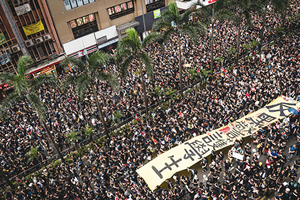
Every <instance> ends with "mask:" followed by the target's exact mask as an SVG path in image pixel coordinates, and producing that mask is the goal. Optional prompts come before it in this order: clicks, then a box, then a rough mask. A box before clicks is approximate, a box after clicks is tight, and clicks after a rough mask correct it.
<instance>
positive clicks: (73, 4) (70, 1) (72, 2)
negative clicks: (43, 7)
mask: <svg viewBox="0 0 300 200" xmlns="http://www.w3.org/2000/svg"><path fill="white" fill-rule="evenodd" d="M93 2H95V0H64V4H65V8H66V10H70V9H73V8H77V7H79V6H83V5H86V4H89V3H93Z"/></svg>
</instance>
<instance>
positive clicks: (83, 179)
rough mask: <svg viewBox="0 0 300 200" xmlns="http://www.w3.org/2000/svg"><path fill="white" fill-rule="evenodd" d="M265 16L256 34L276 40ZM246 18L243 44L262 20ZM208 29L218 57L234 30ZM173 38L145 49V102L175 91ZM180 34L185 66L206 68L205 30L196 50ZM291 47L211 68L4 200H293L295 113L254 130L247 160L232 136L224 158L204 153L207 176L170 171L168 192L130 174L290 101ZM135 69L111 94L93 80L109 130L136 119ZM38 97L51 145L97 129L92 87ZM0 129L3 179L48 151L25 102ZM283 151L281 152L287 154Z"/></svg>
mask: <svg viewBox="0 0 300 200" xmlns="http://www.w3.org/2000/svg"><path fill="white" fill-rule="evenodd" d="M291 3H292V5H293V6H291V7H289V12H288V13H290V15H292V14H293V13H298V12H299V2H297V1H292V2H291ZM268 12H269V13H268V16H269V17H268V18H267V22H266V24H267V26H266V27H267V31H266V32H265V38H266V40H267V41H271V40H272V39H276V38H273V37H274V35H275V33H274V30H273V29H274V28H275V27H276V26H278V25H279V24H280V20H279V18H280V17H279V16H278V14H276V13H275V12H274V10H273V9H272V7H269V11H268ZM253 16H254V17H253V22H254V27H253V28H252V29H251V30H250V29H247V28H246V27H244V28H243V30H244V31H242V32H243V33H242V37H241V40H242V43H246V42H247V41H252V40H253V39H257V37H259V31H261V30H260V27H261V23H262V21H261V20H259V19H260V18H259V16H258V15H253ZM215 28H216V29H215V31H216V36H215V41H216V45H215V51H214V53H215V54H216V55H219V56H221V57H225V58H226V57H227V56H228V54H227V53H226V51H225V50H226V49H229V48H231V47H234V46H235V44H236V43H235V39H236V32H237V31H236V28H235V27H234V26H233V25H232V24H231V23H230V22H225V23H216V27H215ZM256 30H258V31H256ZM176 37H177V36H172V38H173V39H172V40H171V41H170V42H169V43H168V44H167V45H166V48H165V52H164V53H161V51H160V49H159V48H160V47H159V46H157V45H156V44H153V45H151V46H150V47H148V52H152V53H150V55H151V57H152V59H153V64H154V74H155V79H154V81H150V80H149V79H146V81H147V85H148V88H147V90H148V94H149V97H151V98H149V105H154V104H155V103H156V102H157V101H159V100H160V98H159V96H158V95H157V94H155V93H154V88H156V87H157V86H160V87H161V88H163V89H164V90H165V91H166V90H168V89H170V88H171V89H177V90H178V88H179V74H178V67H177V65H178V53H177V51H176V48H175V46H176V45H177V44H176V41H177V39H176ZM181 38H182V41H183V43H182V45H183V52H182V53H183V57H184V59H185V61H184V62H185V63H186V64H189V65H190V66H192V67H194V68H195V69H197V70H198V71H201V70H202V69H206V70H208V69H209V64H210V55H209V54H210V49H209V47H210V45H209V42H210V38H209V34H208V35H206V36H200V45H198V46H195V45H193V44H192V42H191V41H189V38H188V37H186V36H181ZM299 46H300V44H299V35H298V34H292V35H290V36H289V37H285V38H283V39H282V40H280V41H276V40H275V41H274V42H273V43H270V44H267V45H266V47H265V49H264V51H263V52H262V55H260V56H256V55H255V54H254V55H253V56H252V57H247V58H242V59H240V61H239V65H238V66H233V69H231V70H223V69H221V68H222V67H221V66H219V65H217V66H216V68H215V74H217V73H218V72H220V75H219V76H218V77H217V78H213V77H208V78H207V84H206V85H205V86H204V87H203V88H201V90H199V91H195V90H192V91H190V92H189V93H188V94H187V96H186V97H185V98H183V99H182V100H179V99H177V100H175V102H173V103H172V105H171V106H170V107H169V108H168V109H158V110H157V111H155V112H153V113H152V116H153V117H152V118H153V119H152V120H151V122H149V121H146V120H144V121H139V120H137V124H136V125H132V126H130V127H129V128H128V129H124V130H123V132H122V134H121V135H119V136H116V137H112V138H107V139H106V141H105V142H104V143H103V145H102V146H100V145H98V144H97V143H93V147H94V148H93V149H90V150H89V152H88V153H87V154H86V155H85V157H86V158H87V160H83V159H81V158H79V157H76V156H73V157H72V164H69V165H68V164H62V165H60V166H58V167H56V168H54V167H53V168H48V169H47V170H44V171H43V173H42V176H39V177H34V176H33V177H32V180H31V181H28V180H25V179H23V180H22V182H21V183H20V185H19V188H18V189H17V192H15V193H13V192H7V193H5V195H6V196H5V197H6V199H13V198H16V199H24V198H25V199H76V198H77V199H184V198H190V199H208V198H210V199H226V198H227V199H247V198H255V197H257V196H259V195H261V194H265V195H269V193H272V192H273V191H278V195H277V197H278V199H299V194H298V191H299V183H298V184H297V173H296V172H297V171H296V170H297V169H298V167H299V162H300V160H299V159H297V158H298V157H299V153H300V150H299V148H300V147H299V144H300V143H299V141H300V140H299V136H298V141H297V140H295V142H294V143H293V146H286V143H287V142H288V140H289V139H290V138H293V139H295V138H297V134H298V135H299V134H300V131H299V128H300V123H299V118H297V116H295V115H293V116H291V117H289V118H286V119H285V120H284V121H283V122H278V123H277V124H275V125H274V126H270V127H267V128H266V129H264V130H263V131H261V132H259V133H258V134H256V135H255V136H254V137H255V141H254V142H253V144H252V145H255V146H256V148H255V149H257V152H256V153H255V154H254V155H253V156H251V155H252V153H251V147H250V146H249V145H250V144H247V145H246V146H245V147H244V146H243V141H240V140H237V141H236V142H235V144H234V145H233V148H232V149H231V150H230V151H229V156H228V160H227V159H226V158H224V155H223V154H222V153H221V155H220V154H218V155H215V156H212V160H211V162H210V163H209V162H208V161H207V160H206V159H205V160H204V161H203V164H204V167H203V170H204V171H205V169H209V170H210V175H209V176H208V180H207V181H206V182H203V180H199V178H198V176H197V170H191V171H192V173H191V174H192V175H191V177H187V176H182V177H178V176H176V175H175V176H174V177H173V180H172V181H170V180H168V181H167V183H168V189H161V188H158V189H156V190H155V191H154V192H152V191H151V190H150V189H149V188H148V187H147V184H146V183H145V182H144V180H143V179H142V178H140V177H139V176H138V175H137V173H136V169H138V168H139V167H141V166H142V165H143V164H144V163H145V162H147V161H149V160H151V159H152V158H153V157H154V156H156V155H158V154H161V153H163V152H165V151H167V150H168V149H170V148H172V147H174V146H175V145H178V144H180V143H182V142H184V141H186V140H188V139H190V138H192V137H194V136H196V135H200V134H203V133H206V132H207V131H210V130H213V129H216V128H218V127H222V126H224V125H226V124H228V123H229V122H233V121H234V120H236V119H239V118H240V117H242V116H245V115H247V114H248V113H251V112H253V111H255V110H257V109H259V108H262V107H264V106H265V105H266V104H267V103H269V102H270V101H271V100H273V99H275V98H276V97H278V96H281V95H283V96H286V97H290V98H294V99H295V98H296V97H297V95H299V94H300V92H299V86H298V85H299V81H300V79H299V76H298V74H299V72H300V67H299V66H300V52H299ZM216 57H217V56H216ZM137 68H138V66H137V65H136V63H133V64H132V68H131V71H130V72H129V75H128V77H127V78H126V80H124V82H122V83H121V84H122V85H121V91H120V93H119V94H118V93H116V92H115V91H113V90H112V89H111V88H110V86H109V85H107V84H106V83H104V82H100V81H96V83H95V85H96V88H97V94H98V95H99V96H98V97H97V98H99V100H101V101H102V104H103V107H104V113H105V116H106V121H107V125H108V126H111V125H112V123H113V122H120V121H124V120H126V119H131V118H133V119H135V118H137V113H139V112H141V110H143V109H144V108H145V107H144V99H143V94H142V92H141V91H142V89H141V88H142V87H141V82H140V79H139V78H138V77H139V74H138V73H135V71H136V69H137ZM107 70H108V71H116V67H115V66H114V65H110V64H109V65H107ZM185 70H186V71H187V69H185ZM140 73H142V72H140ZM222 73H223V74H222ZM225 73H226V74H227V75H228V77H227V76H225ZM60 76H61V77H64V76H65V74H62V75H60ZM61 77H59V78H61ZM189 78H190V77H189V75H188V74H186V75H185V76H184V83H185V85H190V80H189ZM39 96H40V97H41V99H42V100H43V102H44V104H45V106H46V107H47V109H48V112H49V120H48V122H47V124H48V125H49V127H50V130H51V133H52V134H53V135H54V137H55V139H56V142H57V145H58V147H59V149H60V150H63V149H66V148H69V147H70V142H69V141H68V140H67V134H68V133H69V132H70V131H72V130H81V129H82V128H84V127H85V126H86V125H88V126H93V127H94V128H95V129H96V130H101V131H102V124H101V120H100V119H99V118H98V111H97V107H96V103H95V99H94V98H95V97H94V96H93V95H92V93H90V94H87V95H86V99H85V100H84V101H83V102H78V99H77V98H76V96H75V94H74V92H73V91H72V89H70V90H69V91H67V92H64V93H62V92H61V91H60V90H59V89H57V88H52V87H48V86H45V87H43V88H41V89H40V91H39ZM117 111H120V112H121V113H123V117H121V118H120V119H114V115H113V113H115V112H117ZM0 128H1V132H0V135H1V140H0V161H1V166H2V167H3V169H4V173H6V174H7V175H8V176H9V177H13V176H15V175H18V174H20V173H21V172H23V171H25V170H26V169H28V168H29V167H31V166H33V165H35V164H37V163H38V162H40V160H41V161H42V162H43V161H45V160H46V159H47V158H49V157H50V156H52V155H53V149H52V146H51V144H50V143H49V142H48V140H47V138H46V137H45V133H44V130H43V128H42V126H41V124H40V122H39V120H38V118H37V116H36V114H35V112H33V111H32V109H31V108H30V106H29V104H28V102H26V101H24V102H22V103H20V104H17V105H14V106H13V107H11V109H10V110H9V113H8V120H6V121H1V122H0ZM82 139H84V138H82ZM79 140H80V139H79ZM31 146H34V147H39V150H40V153H39V156H40V158H39V159H34V160H33V161H31V162H27V160H28V157H27V156H25V154H26V153H27V152H28V151H29V150H30V147H31ZM233 151H236V152H239V153H241V154H244V155H245V157H244V158H245V159H244V160H243V161H240V160H235V159H234V158H232V157H231V156H230V155H231V154H230V153H232V152H233ZM284 151H288V155H289V156H288V157H285V155H284V154H283V152H284ZM262 154H267V155H268V159H267V161H260V160H259V158H260V156H261V155H262ZM292 157H297V158H296V159H295V158H294V160H295V161H294V160H293V162H294V163H293V162H291V161H289V160H290V159H292ZM221 173H222V174H223V176H221ZM219 177H221V178H219ZM287 177H288V178H287ZM19 178H21V179H22V177H19ZM221 180H222V181H221ZM200 181H202V182H200Z"/></svg>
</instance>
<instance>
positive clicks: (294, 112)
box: [288, 108, 299, 115]
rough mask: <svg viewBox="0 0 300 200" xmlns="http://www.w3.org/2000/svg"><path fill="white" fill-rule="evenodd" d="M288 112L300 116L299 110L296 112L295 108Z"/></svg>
mask: <svg viewBox="0 0 300 200" xmlns="http://www.w3.org/2000/svg"><path fill="white" fill-rule="evenodd" d="M288 111H289V112H290V113H292V114H293V115H299V112H298V110H296V109H295V108H289V109H288Z"/></svg>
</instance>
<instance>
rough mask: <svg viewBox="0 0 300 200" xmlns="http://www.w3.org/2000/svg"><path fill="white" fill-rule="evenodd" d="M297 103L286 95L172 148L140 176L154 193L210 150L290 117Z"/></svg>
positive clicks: (140, 170) (140, 172) (142, 169)
mask: <svg viewBox="0 0 300 200" xmlns="http://www.w3.org/2000/svg"><path fill="white" fill-rule="evenodd" d="M296 104H297V102H296V101H293V100H288V99H286V98H285V97H283V96H282V97H278V98H277V99H275V100H274V101H272V102H271V103H270V104H268V105H267V106H265V107H264V108H262V109H260V110H258V111H256V112H254V113H251V114H248V115H246V116H245V117H243V118H241V119H239V120H237V121H235V122H233V123H231V124H228V125H227V126H224V127H221V128H219V129H216V130H213V131H211V132H210V133H208V134H205V135H200V136H197V137H194V138H192V139H190V140H188V141H186V142H184V143H182V144H180V145H179V146H177V147H174V148H172V149H170V150H169V151H167V152H165V153H163V154H161V155H159V156H158V157H156V158H155V159H153V160H152V161H150V162H149V163H147V164H146V165H145V166H143V167H141V168H139V169H138V170H137V173H138V174H139V175H140V176H141V177H142V178H143V179H144V180H145V182H146V183H147V184H148V186H149V188H150V189H151V190H154V189H155V188H156V186H159V185H160V184H162V183H163V182H164V181H165V180H166V179H168V178H171V177H172V176H173V174H175V173H176V172H179V171H182V170H185V169H187V168H188V167H190V166H192V165H194V164H196V163H197V162H199V161H201V160H202V158H204V157H207V156H209V155H210V153H211V151H218V150H221V149H223V148H225V147H227V146H230V145H233V143H234V141H235V140H236V139H237V138H240V137H247V136H250V135H252V134H253V133H255V132H257V131H259V130H261V129H262V128H263V127H265V126H267V125H269V124H271V123H273V122H275V121H277V120H278V119H282V118H284V117H285V116H288V115H290V110H291V109H297V106H296Z"/></svg>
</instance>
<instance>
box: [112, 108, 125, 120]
mask: <svg viewBox="0 0 300 200" xmlns="http://www.w3.org/2000/svg"><path fill="white" fill-rule="evenodd" d="M113 115H114V122H115V123H120V121H121V118H122V117H124V115H123V113H122V112H121V111H119V110H118V111H116V112H114V113H113Z"/></svg>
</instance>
